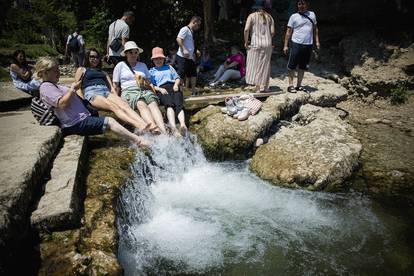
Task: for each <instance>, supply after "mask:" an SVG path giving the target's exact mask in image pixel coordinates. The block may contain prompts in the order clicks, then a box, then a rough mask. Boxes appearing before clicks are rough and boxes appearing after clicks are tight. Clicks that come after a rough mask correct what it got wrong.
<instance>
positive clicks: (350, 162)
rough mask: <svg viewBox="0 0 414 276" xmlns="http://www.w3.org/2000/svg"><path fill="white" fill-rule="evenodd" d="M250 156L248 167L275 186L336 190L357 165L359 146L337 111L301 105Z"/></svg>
mask: <svg viewBox="0 0 414 276" xmlns="http://www.w3.org/2000/svg"><path fill="white" fill-rule="evenodd" d="M294 120H295V121H296V123H294V124H293V125H292V127H282V128H281V129H280V130H279V131H278V132H277V133H276V134H275V135H274V136H272V137H271V139H270V140H269V142H268V143H267V144H266V145H263V146H261V147H260V148H259V149H258V150H257V152H256V154H255V155H254V156H253V159H252V162H251V165H250V168H251V169H252V171H254V172H256V173H257V174H258V176H260V177H261V178H263V179H265V180H268V181H270V182H272V183H274V184H276V185H281V186H286V187H290V188H305V189H307V190H326V191H332V190H338V189H339V188H340V187H341V184H342V183H343V182H344V180H345V179H346V178H348V177H350V176H351V175H352V173H353V171H354V169H355V168H356V167H357V166H358V164H359V156H360V153H361V148H362V146H361V143H360V142H359V141H358V140H357V139H355V138H354V137H353V135H354V132H355V130H354V129H353V128H352V127H351V126H350V125H349V124H348V123H346V122H345V121H343V120H342V119H341V118H340V114H338V111H337V110H336V109H325V108H321V107H316V106H313V105H309V104H307V105H304V106H302V107H301V108H300V111H299V113H298V114H297V115H296V116H295V117H294Z"/></svg>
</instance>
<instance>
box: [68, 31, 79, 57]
mask: <svg viewBox="0 0 414 276" xmlns="http://www.w3.org/2000/svg"><path fill="white" fill-rule="evenodd" d="M68 44H69V45H68V46H69V50H70V51H71V52H74V53H77V52H79V50H80V45H79V44H80V43H79V40H78V35H71V38H70V39H69V43H68Z"/></svg>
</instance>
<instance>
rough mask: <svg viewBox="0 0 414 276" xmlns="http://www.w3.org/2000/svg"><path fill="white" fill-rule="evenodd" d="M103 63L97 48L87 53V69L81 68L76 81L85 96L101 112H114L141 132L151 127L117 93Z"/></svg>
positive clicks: (76, 75)
mask: <svg viewBox="0 0 414 276" xmlns="http://www.w3.org/2000/svg"><path fill="white" fill-rule="evenodd" d="M101 67H102V61H101V59H100V55H99V53H98V51H97V50H96V49H95V48H92V49H90V50H89V51H87V52H86V59H85V67H79V68H78V70H77V71H76V74H75V81H81V88H82V92H83V95H84V97H85V99H86V100H88V101H89V102H90V103H91V105H92V106H93V107H95V108H97V109H99V110H106V111H112V112H113V113H115V115H116V116H117V117H118V118H119V119H120V120H122V121H124V122H126V123H127V124H129V125H131V126H134V127H135V128H137V129H138V130H140V131H145V130H147V129H148V128H149V127H150V124H147V123H146V122H145V121H144V120H143V119H142V118H141V117H140V116H139V115H138V113H136V112H135V111H134V110H133V109H132V108H131V107H130V106H129V105H128V103H126V102H125V101H124V100H122V99H121V97H119V96H118V94H117V93H116V91H115V86H114V85H113V84H112V80H111V78H110V77H109V75H108V74H107V73H106V72H104V71H102V69H101Z"/></svg>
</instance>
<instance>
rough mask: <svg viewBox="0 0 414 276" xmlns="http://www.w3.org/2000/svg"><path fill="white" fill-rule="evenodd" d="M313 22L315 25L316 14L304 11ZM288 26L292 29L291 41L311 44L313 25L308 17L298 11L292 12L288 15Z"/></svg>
mask: <svg viewBox="0 0 414 276" xmlns="http://www.w3.org/2000/svg"><path fill="white" fill-rule="evenodd" d="M305 14H306V15H307V16H309V18H310V19H312V21H313V23H314V24H315V25H316V15H315V13H314V12H311V11H307V12H305ZM287 25H288V27H291V28H292V29H293V34H292V41H293V42H295V43H299V44H305V45H312V44H313V25H312V22H310V20H309V19H307V18H306V17H304V16H302V15H300V14H299V13H294V14H292V15H291V16H290V18H289V22H288V24H287Z"/></svg>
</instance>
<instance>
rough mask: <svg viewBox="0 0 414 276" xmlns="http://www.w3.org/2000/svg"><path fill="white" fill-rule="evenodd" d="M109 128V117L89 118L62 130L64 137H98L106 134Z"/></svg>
mask: <svg viewBox="0 0 414 276" xmlns="http://www.w3.org/2000/svg"><path fill="white" fill-rule="evenodd" d="M107 127H108V117H91V116H90V117H87V118H86V119H84V120H82V121H80V122H79V123H77V124H75V125H73V126H70V127H65V128H62V133H63V135H71V134H78V135H82V136H85V135H97V134H102V133H104V132H105V130H106V128H107Z"/></svg>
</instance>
